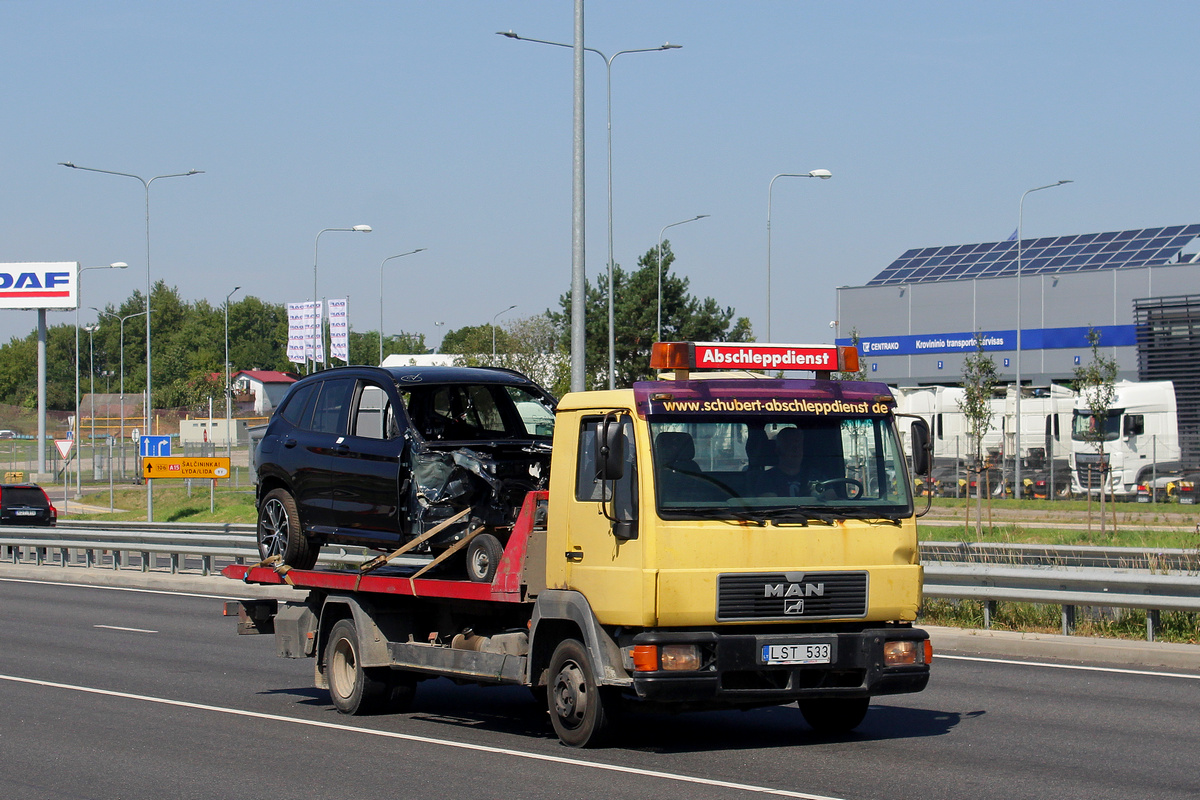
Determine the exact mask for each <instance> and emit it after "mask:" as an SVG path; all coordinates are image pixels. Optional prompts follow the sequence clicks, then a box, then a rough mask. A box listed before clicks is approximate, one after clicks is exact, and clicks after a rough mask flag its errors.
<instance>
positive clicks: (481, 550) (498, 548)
mask: <svg viewBox="0 0 1200 800" xmlns="http://www.w3.org/2000/svg"><path fill="white" fill-rule="evenodd" d="M503 556H504V547H503V545H501V544H500V540H499V539H497V538H496V537H495V536H493V535H492V534H490V533H481V534H478V535H477V536H476V537H475V538H474V539H472V540H471V543H470V544H468V545H467V577H468V578H470V579H471V580H472V581H474V582H475V583H491V582H492V579H493V578H495V577H496V569H497V568H498V567H499V566H500V559H501V558H502V557H503Z"/></svg>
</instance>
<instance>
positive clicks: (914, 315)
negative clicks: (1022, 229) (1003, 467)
mask: <svg viewBox="0 0 1200 800" xmlns="http://www.w3.org/2000/svg"><path fill="white" fill-rule="evenodd" d="M1197 237H1200V224H1193V225H1174V226H1169V227H1162V228H1146V229H1141V230H1129V231H1110V232H1105V233H1087V234H1077V235H1069V236H1051V237H1045V238H1039V239H1025V240H1022V241H1020V242H1018V241H1016V240H1015V238H1014V239H1011V240H1008V241H1003V242H985V243H981V244H965V245H947V246H942V247H926V248H917V249H913V250H909V251H907V252H906V253H904V254H903V255H902V256H900V257H899V258H898V259H896V260H895V261H894V262H892V263H891V264H890V265H888V267H887V268H886V269H884V270H883V271H881V272H880V273H879V274H878V275H876V276H875V277H874V278H872V279H871V280H870V281H868V282H867V283H866V285H865V286H845V287H841V288H839V289H838V291H837V309H838V310H837V314H838V318H837V322H836V326H837V341H838V343H839V344H850V343H851V342H852V341H855V340H856V341H857V342H858V346H859V351H860V353H861V359H862V365H863V368H864V369H865V370H866V372H867V376H868V378H869V379H871V380H878V381H882V382H886V383H889V384H892V385H898V386H922V385H945V386H952V385H957V384H959V383H960V382H961V380H962V369H963V359H964V358H965V356H966V355H967V354H969V353H970V352H972V351H973V350H974V349H975V347H976V343H975V337H976V334H977V333H978V334H979V335H981V336H982V338H983V341H984V349H985V350H987V351H988V352H990V353H992V355H993V358H994V360H995V363H996V367H997V370H998V372H999V374H1000V379H1001V380H1002V381H1008V382H1012V381H1014V380H1015V379H1016V376H1017V373H1018V370H1019V372H1020V376H1021V383H1022V385H1023V386H1026V387H1029V386H1035V387H1037V386H1048V385H1050V384H1051V383H1067V382H1070V381H1071V380H1072V379H1073V378H1074V374H1075V370H1076V368H1077V367H1079V366H1080V365H1082V364H1086V363H1087V362H1088V361H1089V360H1090V359H1091V347H1090V345H1089V343H1088V332H1089V330H1092V329H1094V330H1096V331H1098V332H1099V334H1100V345H1101V347H1102V348H1103V351H1104V353H1105V354H1106V355H1108V356H1110V357H1113V358H1115V360H1116V362H1117V366H1118V370H1119V373H1118V378H1119V379H1127V380H1135V381H1136V380H1143V381H1149V380H1169V381H1172V382H1174V383H1175V391H1176V397H1177V400H1178V404H1179V434H1180V440H1181V443H1182V444H1183V447H1184V451H1185V455H1184V460H1185V462H1196V465H1197V466H1200V251H1198V250H1197V244H1198V242H1197ZM1018 318H1019V320H1020V322H1019V323H1018ZM1018 330H1019V335H1020V351H1021V358H1020V362H1019V364H1018V360H1017V341H1018Z"/></svg>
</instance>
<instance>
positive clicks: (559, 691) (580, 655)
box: [546, 639, 612, 747]
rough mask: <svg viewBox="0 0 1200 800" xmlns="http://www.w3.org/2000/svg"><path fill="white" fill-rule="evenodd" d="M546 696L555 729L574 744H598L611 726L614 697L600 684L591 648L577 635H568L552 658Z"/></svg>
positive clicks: (565, 742) (565, 739)
mask: <svg viewBox="0 0 1200 800" xmlns="http://www.w3.org/2000/svg"><path fill="white" fill-rule="evenodd" d="M549 675H550V682H549V683H548V684H547V685H546V699H547V704H548V705H549V710H550V721H551V722H552V723H553V724H554V732H555V733H556V734H557V735H558V738H559V740H561V741H562V743H563V744H565V745H569V746H571V747H596V746H597V745H600V744H602V743H603V741H604V739H605V737H606V735H607V733H608V731H609V728H610V723H611V720H610V717H609V711H610V709H609V708H605V705H606V702H607V703H608V704H609V705H610V706H611V702H612V700H611V698H606V696H605V695H606V692H604V691H603V690H602V689H601V687H599V686H597V685H596V679H595V677H594V676H593V673H592V662H591V659H590V658H589V657H588V652H587V648H586V647H584V646H583V643H582V642H580V641H578V640H577V639H565V640H563V641H562V642H560V643H559V645H558V647H556V648H555V649H554V655H553V656H552V657H551V659H550V671H549Z"/></svg>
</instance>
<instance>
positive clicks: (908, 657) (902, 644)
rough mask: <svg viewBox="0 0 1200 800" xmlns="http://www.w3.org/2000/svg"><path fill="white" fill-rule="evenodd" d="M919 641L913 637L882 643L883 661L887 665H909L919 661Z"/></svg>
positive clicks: (920, 653) (920, 648)
mask: <svg viewBox="0 0 1200 800" xmlns="http://www.w3.org/2000/svg"><path fill="white" fill-rule="evenodd" d="M921 644H922V643H921V642H919V641H916V640H914V639H904V640H901V641H894V642H884V643H883V663H884V666H888V667H911V666H915V665H916V664H919V663H921V655H922V652H921V651H922V650H923V649H924V648H923V647H921Z"/></svg>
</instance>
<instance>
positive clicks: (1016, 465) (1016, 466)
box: [1013, 181, 1074, 500]
mask: <svg viewBox="0 0 1200 800" xmlns="http://www.w3.org/2000/svg"><path fill="white" fill-rule="evenodd" d="M1064 183H1074V181H1057V182H1055V183H1048V184H1046V185H1045V186H1037V187H1034V188H1033V189H1029V190H1027V191H1026V192H1025V194H1023V195H1021V202H1020V203H1019V204H1018V205H1017V402H1016V414H1017V419H1016V434H1015V435H1014V436H1013V449H1014V450H1015V451H1016V452H1015V453H1013V497H1015V498H1016V499H1018V500H1020V499H1021V253H1022V250H1023V249H1024V246H1023V245H1022V243H1021V232H1022V226H1023V225H1024V222H1025V195H1027V194H1030V193H1031V192H1040V191H1041V190H1042V189H1053V188H1054V187H1055V186H1062V185H1063V184H1064ZM1047 456H1049V458H1050V472H1051V474H1053V473H1054V454H1053V453H1047Z"/></svg>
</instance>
